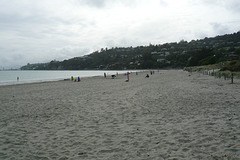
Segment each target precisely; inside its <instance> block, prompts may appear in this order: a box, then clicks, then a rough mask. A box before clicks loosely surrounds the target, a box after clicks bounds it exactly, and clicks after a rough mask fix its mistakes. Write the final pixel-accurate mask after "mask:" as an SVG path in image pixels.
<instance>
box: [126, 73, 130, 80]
mask: <svg viewBox="0 0 240 160" xmlns="http://www.w3.org/2000/svg"><path fill="white" fill-rule="evenodd" d="M129 74H130V73H129V72H127V73H126V75H127V80H126V81H125V82H129Z"/></svg>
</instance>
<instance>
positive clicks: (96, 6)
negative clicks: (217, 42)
mask: <svg viewBox="0 0 240 160" xmlns="http://www.w3.org/2000/svg"><path fill="white" fill-rule="evenodd" d="M239 30H240V1H239V0H0V69H2V68H3V67H4V68H11V67H13V68H15V67H20V66H22V65H25V64H27V63H40V62H49V61H51V60H54V59H56V60H64V59H69V58H73V57H78V56H83V55H87V54H90V53H92V52H93V51H96V50H100V49H101V48H105V47H108V48H111V47H129V46H133V47H135V46H140V45H149V43H151V44H163V43H167V42H179V41H180V40H182V39H184V40H187V41H191V40H192V39H194V40H196V39H201V38H204V37H214V36H217V35H223V34H230V33H234V32H238V31H239Z"/></svg>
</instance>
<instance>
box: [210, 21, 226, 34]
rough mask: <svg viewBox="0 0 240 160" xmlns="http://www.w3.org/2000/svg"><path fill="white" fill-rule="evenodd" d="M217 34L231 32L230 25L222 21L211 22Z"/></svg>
mask: <svg viewBox="0 0 240 160" xmlns="http://www.w3.org/2000/svg"><path fill="white" fill-rule="evenodd" d="M210 25H211V26H212V28H213V30H214V32H215V33H216V34H226V33H229V32H230V29H229V28H228V26H226V25H223V24H220V23H211V24H210Z"/></svg>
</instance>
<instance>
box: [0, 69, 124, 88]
mask: <svg viewBox="0 0 240 160" xmlns="http://www.w3.org/2000/svg"><path fill="white" fill-rule="evenodd" d="M125 72H128V71H122V70H121V71H116V70H115V71H112V70H111V71H109V70H108V71H106V70H105V71H104V70H101V71H99V70H97V71H96V70H92V71H89V70H84V71H79V70H78V71H66V70H64V71H26V70H24V71H23V70H11V71H0V85H12V84H21V83H34V82H46V81H57V80H64V79H70V78H71V76H73V77H78V76H79V77H80V78H82V77H93V76H103V75H104V73H106V74H107V75H112V74H116V73H119V74H121V73H125ZM17 77H19V80H18V79H17Z"/></svg>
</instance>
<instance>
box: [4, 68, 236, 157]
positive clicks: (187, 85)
mask: <svg viewBox="0 0 240 160" xmlns="http://www.w3.org/2000/svg"><path fill="white" fill-rule="evenodd" d="M145 74H146V73H141V74H138V75H135V74H132V75H130V82H125V79H126V77H125V76H123V75H119V76H118V77H117V78H116V79H111V78H108V79H104V78H103V77H94V78H85V79H82V81H81V82H80V83H78V82H71V81H59V82H48V83H36V84H24V85H12V86H1V87H0V159H11V160H14V159H22V160H27V159H29V160H33V159H41V160H42V159H43V160H44V159H59V160H65V159H70V160H78V159H80V160H81V159H83V160H84V159H87V160H88V159H99V160H118V159H119V160H130V159H132V160H146V159H151V160H161V159H176V160H177V159H191V160H194V159H196V160H197V159H207V160H209V159H210V160H216V159H220V160H221V159H226V160H228V159H229V160H239V159H240V83H239V81H237V82H236V83H235V84H230V82H229V81H224V80H221V79H215V78H214V77H209V76H205V75H200V74H198V73H193V74H192V75H191V76H189V73H188V72H184V71H180V70H179V71H177V70H171V71H160V73H158V72H155V74H154V75H153V76H150V78H149V79H148V78H144V77H145Z"/></svg>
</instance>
